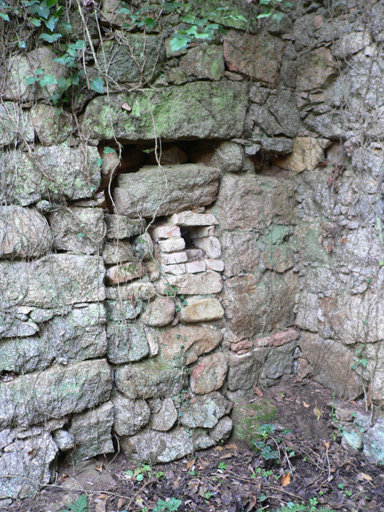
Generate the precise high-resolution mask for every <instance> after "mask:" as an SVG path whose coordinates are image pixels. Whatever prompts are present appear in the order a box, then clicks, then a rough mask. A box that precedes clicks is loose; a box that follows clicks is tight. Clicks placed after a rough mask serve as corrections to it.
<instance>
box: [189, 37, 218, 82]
mask: <svg viewBox="0 0 384 512" xmlns="http://www.w3.org/2000/svg"><path fill="white" fill-rule="evenodd" d="M179 67H180V69H181V70H182V71H183V73H184V74H185V75H186V76H187V77H188V76H194V77H196V78H206V79H208V80H220V78H221V77H222V76H223V75H224V58H223V51H222V48H220V47H219V46H213V45H199V46H197V47H196V48H192V49H190V50H189V51H188V52H187V54H186V55H185V56H184V57H182V58H181V59H180V64H179Z"/></svg>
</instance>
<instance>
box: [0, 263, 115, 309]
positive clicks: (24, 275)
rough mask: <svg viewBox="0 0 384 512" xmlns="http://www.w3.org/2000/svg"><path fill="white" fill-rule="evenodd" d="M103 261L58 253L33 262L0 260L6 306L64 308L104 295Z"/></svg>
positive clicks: (100, 299)
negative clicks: (21, 305)
mask: <svg viewBox="0 0 384 512" xmlns="http://www.w3.org/2000/svg"><path fill="white" fill-rule="evenodd" d="M104 272H105V270H104V264H103V260H102V258H101V257H99V256H76V255H73V254H56V255H52V256H45V257H44V258H41V259H39V260H36V261H33V262H31V263H26V262H13V263H12V262H0V289H1V290H2V291H3V295H2V300H3V304H4V306H5V305H6V306H8V307H10V306H12V305H16V304H20V303H22V304H23V305H25V306H35V307H39V308H56V309H63V308H65V306H68V305H70V304H75V303H77V302H97V301H102V300H104V298H105V288H104V283H103V280H104Z"/></svg>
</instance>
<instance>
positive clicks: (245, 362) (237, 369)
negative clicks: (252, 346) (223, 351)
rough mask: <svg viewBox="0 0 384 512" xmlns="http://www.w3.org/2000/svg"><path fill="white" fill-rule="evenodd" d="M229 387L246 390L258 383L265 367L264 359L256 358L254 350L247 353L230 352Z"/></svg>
mask: <svg viewBox="0 0 384 512" xmlns="http://www.w3.org/2000/svg"><path fill="white" fill-rule="evenodd" d="M227 357H228V377H227V381H228V389H229V390H230V391H237V390H239V389H241V390H246V389H250V388H252V386H254V385H256V384H258V382H259V378H260V374H261V371H262V368H263V363H262V361H260V360H258V359H256V358H255V356H254V354H253V353H252V352H247V353H245V354H234V353H233V352H229V354H228V356H227Z"/></svg>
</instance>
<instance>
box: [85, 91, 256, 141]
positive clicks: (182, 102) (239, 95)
mask: <svg viewBox="0 0 384 512" xmlns="http://www.w3.org/2000/svg"><path fill="white" fill-rule="evenodd" d="M124 103H127V104H128V105H129V106H130V107H131V110H130V111H127V110H124V109H123V108H121V105H123V104H124ZM247 104H248V100H247V96H246V84H244V85H243V84H239V83H235V84H233V83H231V82H219V83H213V84H211V83H208V82H191V83H188V84H186V85H184V86H182V87H167V88H165V89H162V90H158V91H146V92H145V93H141V92H134V93H131V94H128V95H125V94H117V95H111V96H110V102H109V103H108V104H107V103H105V100H104V98H103V97H102V96H100V97H97V98H95V99H93V100H91V101H90V102H89V103H88V105H87V107H86V110H85V114H84V118H83V122H82V130H83V131H84V134H85V135H86V136H88V137H90V138H93V139H99V140H100V139H101V140H109V139H113V138H114V137H116V138H118V139H126V140H135V141H139V140H143V141H145V140H150V141H152V140H153V139H154V138H155V131H154V130H155V127H156V135H157V137H161V139H162V140H163V141H165V140H173V141H176V140H185V139H188V138H189V139H195V138H196V139H231V138H233V137H239V136H241V134H242V131H243V126H244V119H245V113H246V108H247ZM191 112H193V113H194V115H193V116H192V117H191Z"/></svg>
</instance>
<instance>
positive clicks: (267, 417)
mask: <svg viewBox="0 0 384 512" xmlns="http://www.w3.org/2000/svg"><path fill="white" fill-rule="evenodd" d="M275 416H276V407H275V406H274V405H273V403H272V402H271V401H270V400H267V399H265V398H258V399H257V400H256V401H255V402H252V403H247V402H236V403H235V406H234V408H233V413H232V420H233V424H234V429H233V435H234V437H235V439H237V440H238V441H242V442H244V443H246V444H247V445H248V446H250V447H251V446H252V441H253V440H254V439H256V438H257V437H258V432H257V430H258V428H259V427H260V425H264V424H265V423H272V422H273V420H274V418H275Z"/></svg>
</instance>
